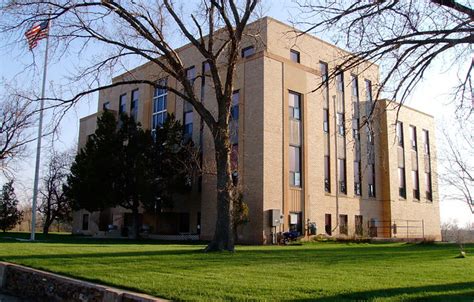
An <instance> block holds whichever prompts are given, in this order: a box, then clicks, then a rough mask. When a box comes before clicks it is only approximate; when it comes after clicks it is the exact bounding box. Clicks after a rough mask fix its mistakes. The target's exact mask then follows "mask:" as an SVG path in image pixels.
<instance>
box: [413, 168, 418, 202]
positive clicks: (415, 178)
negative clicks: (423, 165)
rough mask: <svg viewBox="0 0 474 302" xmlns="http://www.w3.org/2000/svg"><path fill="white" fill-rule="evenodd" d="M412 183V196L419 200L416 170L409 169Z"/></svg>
mask: <svg viewBox="0 0 474 302" xmlns="http://www.w3.org/2000/svg"><path fill="white" fill-rule="evenodd" d="M411 179H412V185H413V198H414V199H417V200H420V184H419V183H418V171H411Z"/></svg>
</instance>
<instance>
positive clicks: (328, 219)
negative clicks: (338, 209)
mask: <svg viewBox="0 0 474 302" xmlns="http://www.w3.org/2000/svg"><path fill="white" fill-rule="evenodd" d="M324 221H325V222H324V231H326V234H328V235H329V236H331V235H332V223H331V214H325V215H324Z"/></svg>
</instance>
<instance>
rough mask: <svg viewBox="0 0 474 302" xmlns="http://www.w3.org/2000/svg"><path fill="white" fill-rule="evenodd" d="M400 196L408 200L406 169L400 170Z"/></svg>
mask: <svg viewBox="0 0 474 302" xmlns="http://www.w3.org/2000/svg"><path fill="white" fill-rule="evenodd" d="M398 195H399V196H400V197H402V198H407V192H406V182H405V168H398Z"/></svg>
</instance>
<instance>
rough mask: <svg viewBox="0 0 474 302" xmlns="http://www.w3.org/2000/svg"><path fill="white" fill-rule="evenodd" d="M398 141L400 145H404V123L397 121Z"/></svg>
mask: <svg viewBox="0 0 474 302" xmlns="http://www.w3.org/2000/svg"><path fill="white" fill-rule="evenodd" d="M397 142H398V145H399V146H401V147H403V123H402V122H397Z"/></svg>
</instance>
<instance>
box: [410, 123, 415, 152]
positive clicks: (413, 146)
mask: <svg viewBox="0 0 474 302" xmlns="http://www.w3.org/2000/svg"><path fill="white" fill-rule="evenodd" d="M410 144H411V148H412V149H413V150H415V151H416V149H417V148H416V147H417V146H416V127H415V126H410Z"/></svg>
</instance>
